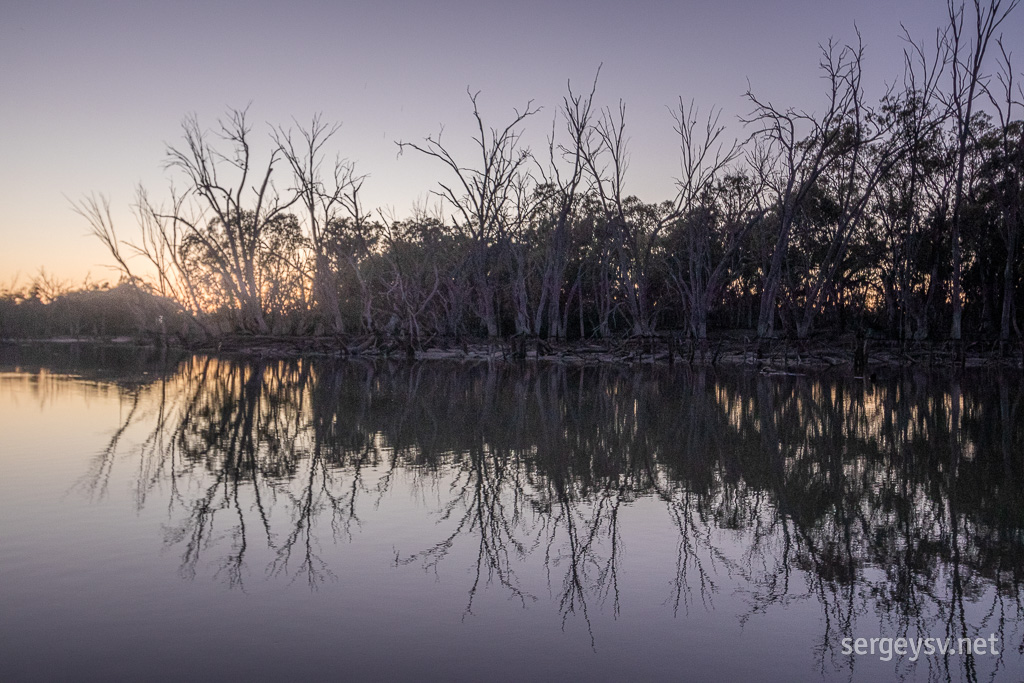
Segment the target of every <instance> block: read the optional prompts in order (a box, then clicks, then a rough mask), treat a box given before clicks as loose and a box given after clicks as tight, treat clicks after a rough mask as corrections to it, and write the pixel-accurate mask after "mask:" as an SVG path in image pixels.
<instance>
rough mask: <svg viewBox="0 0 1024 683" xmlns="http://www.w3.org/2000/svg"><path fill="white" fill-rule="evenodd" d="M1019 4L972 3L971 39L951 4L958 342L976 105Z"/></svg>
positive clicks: (954, 333) (951, 0) (953, 332)
mask: <svg viewBox="0 0 1024 683" xmlns="http://www.w3.org/2000/svg"><path fill="white" fill-rule="evenodd" d="M1018 4H1020V0H1009V2H1005V3H1004V2H1003V0H989V1H988V4H987V5H983V4H982V0H973V8H974V13H973V16H974V30H973V31H972V32H971V33H970V34H969V36H968V35H966V34H965V33H964V23H965V11H964V3H963V2H962V1H961V2H960V3H959V4H957V2H956V0H948V2H947V12H948V16H949V41H950V52H951V63H950V76H951V83H950V90H949V92H948V93H947V96H948V100H949V105H950V109H951V110H952V112H953V121H954V124H955V126H956V184H955V188H954V194H953V220H952V231H951V238H950V239H951V242H952V244H951V246H952V252H953V253H952V266H953V272H952V276H951V277H952V294H951V298H952V302H953V323H952V327H951V329H950V336H951V337H952V338H953V339H956V340H959V339H960V337H961V333H962V325H961V323H962V317H963V295H962V287H963V283H962V281H961V280H962V276H963V250H962V245H961V240H960V238H961V229H962V222H963V206H964V200H965V195H966V190H967V186H966V185H965V168H966V165H967V156H968V153H969V146H970V142H971V140H970V129H971V122H972V120H973V116H974V111H975V102H976V101H977V99H978V96H979V95H980V94H981V92H982V90H983V89H984V87H985V83H986V81H987V78H986V75H985V74H984V73H983V72H982V66H983V65H984V61H985V54H986V52H987V51H988V48H989V45H990V44H991V42H992V38H993V36H995V33H996V30H997V29H998V28H999V26H1000V25H1001V24H1002V23H1003V21H1005V20H1006V17H1007V16H1008V15H1009V14H1010V12H1012V11H1013V10H1014V8H1016V7H1017V5H1018Z"/></svg>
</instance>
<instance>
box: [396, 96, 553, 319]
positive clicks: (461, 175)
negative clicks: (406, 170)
mask: <svg viewBox="0 0 1024 683" xmlns="http://www.w3.org/2000/svg"><path fill="white" fill-rule="evenodd" d="M478 96H479V92H477V93H473V92H470V93H469V100H470V102H471V103H472V105H473V118H474V120H475V122H476V133H475V135H474V136H473V142H474V143H475V146H476V148H477V150H478V151H479V153H480V163H479V165H478V166H465V165H463V164H461V163H460V162H459V161H457V160H456V159H455V157H454V155H453V154H452V152H451V151H450V150H449V148H448V147H447V146H446V145H445V143H444V142H443V141H442V134H443V133H444V129H443V128H442V130H441V131H440V132H439V133H438V134H437V135H436V136H433V135H432V136H428V137H427V138H426V139H425V140H424V141H423V143H415V142H398V143H397V144H398V148H399V152H400V153H401V152H403V151H405V149H407V148H409V149H414V150H416V151H417V152H420V153H422V154H425V155H427V156H429V157H433V158H434V159H437V160H438V161H440V162H441V163H442V164H444V165H445V166H447V167H448V169H449V170H450V171H451V172H452V173H453V174H454V176H455V179H456V182H455V183H451V184H446V183H438V184H439V186H440V187H441V190H440V191H439V192H437V194H438V195H439V196H440V197H442V198H443V199H444V200H445V201H447V202H449V203H450V204H451V205H452V207H454V215H453V217H452V218H453V221H454V223H455V226H456V228H457V229H458V230H459V232H461V233H462V234H463V236H464V237H465V238H466V239H467V240H468V242H469V245H470V246H469V253H468V255H467V260H468V271H469V274H470V281H471V286H472V288H473V289H474V290H475V298H476V304H477V315H478V316H479V318H480V321H481V322H482V323H483V325H484V327H485V328H486V329H487V336H488V337H496V336H498V334H499V326H498V312H497V301H496V299H497V283H496V282H495V275H494V273H493V272H492V266H493V265H494V262H495V254H494V248H493V247H494V244H495V243H496V242H497V241H498V240H499V238H500V237H501V236H502V234H501V233H502V232H503V231H504V230H505V228H506V226H507V224H508V222H509V220H516V218H515V217H510V215H509V213H510V211H511V210H512V209H513V208H514V206H515V194H516V190H517V188H518V187H519V186H520V184H521V183H522V182H524V177H525V176H528V171H527V169H526V168H525V166H526V163H527V161H528V160H529V159H530V158H531V156H530V151H529V150H528V149H526V148H524V147H522V145H521V136H522V132H521V130H520V127H521V125H522V123H523V121H524V120H525V119H526V118H527V117H529V116H531V115H533V114H535V113H537V111H539V110H538V109H537V108H535V107H534V106H533V102H528V103H527V104H526V107H525V108H524V109H523V110H522V111H520V110H515V116H514V117H513V119H512V121H511V122H510V123H509V124H507V125H506V126H505V127H503V128H500V129H499V128H487V127H486V126H485V125H484V121H483V117H482V116H481V115H480V110H479V107H478V106H477V98H478Z"/></svg>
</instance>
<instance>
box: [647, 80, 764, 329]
mask: <svg viewBox="0 0 1024 683" xmlns="http://www.w3.org/2000/svg"><path fill="white" fill-rule="evenodd" d="M720 116H721V110H719V111H718V112H716V111H715V110H713V109H712V110H711V111H710V112H709V114H708V115H707V117H706V118H702V117H701V116H700V113H699V111H698V109H697V107H696V105H695V104H694V103H693V102H692V101H691V102H690V103H689V104H686V103H684V101H683V99H682V98H680V99H679V104H678V108H677V109H676V110H675V111H673V118H674V119H675V132H676V134H677V135H678V136H679V140H680V169H681V175H680V177H679V178H678V179H677V181H676V185H677V189H678V192H677V195H676V198H675V200H674V205H675V206H674V210H675V213H676V215H677V218H676V219H675V220H674V222H673V229H672V230H671V231H670V234H669V235H668V240H669V248H668V252H667V259H668V263H669V271H668V277H669V284H670V287H672V288H673V289H675V290H676V291H677V292H678V294H679V297H680V300H681V301H682V303H683V308H684V310H685V312H686V315H687V318H688V326H689V330H690V333H691V334H692V335H693V336H694V337H696V338H697V339H701V340H703V339H705V338H706V337H707V325H708V314H709V312H710V310H711V308H712V306H713V305H714V304H715V303H716V302H717V301H718V300H719V299H720V297H721V294H722V291H723V290H724V288H725V287H726V286H727V285H728V282H729V279H730V276H731V274H732V272H733V268H734V266H735V264H736V261H737V260H738V258H739V256H740V253H741V251H742V250H743V249H744V247H745V246H746V242H747V236H748V234H749V233H750V231H751V229H752V228H753V227H754V226H755V225H757V223H758V222H759V221H760V220H761V218H762V217H763V216H764V208H763V207H762V206H761V199H762V190H763V187H762V186H761V185H760V182H761V179H762V178H763V177H764V176H763V174H748V173H744V172H743V171H741V170H736V169H730V164H731V163H732V162H733V161H735V160H737V159H738V158H739V157H740V156H741V155H742V154H743V151H744V150H743V147H742V145H741V144H740V143H739V142H737V141H736V140H733V141H731V142H728V143H726V142H725V141H724V140H722V133H723V132H724V130H725V127H724V126H721V125H719V118H720ZM747 160H748V161H749V162H750V166H751V167H752V168H758V167H759V164H760V163H761V162H762V161H763V157H761V156H759V155H758V154H757V150H756V149H755V150H752V152H751V154H749V155H748V157H747Z"/></svg>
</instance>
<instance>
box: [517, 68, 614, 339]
mask: <svg viewBox="0 0 1024 683" xmlns="http://www.w3.org/2000/svg"><path fill="white" fill-rule="evenodd" d="M600 73H601V71H600V69H598V72H597V74H596V75H595V76H594V83H593V85H592V86H591V88H590V93H589V94H587V95H586V96H584V95H582V94H577V93H574V92H573V90H572V84H571V83H569V84H568V85H567V88H568V91H569V92H568V94H567V95H565V96H564V97H563V98H562V107H561V109H560V111H559V113H560V114H561V116H562V118H563V119H564V121H565V132H566V135H567V137H566V140H565V142H556V137H555V131H554V123H552V131H551V135H550V137H548V165H547V168H544V167H539V168H540V174H541V177H542V179H543V185H544V187H545V188H546V189H547V190H548V191H549V197H550V201H551V211H552V214H553V215H552V216H551V217H550V220H551V229H550V232H549V234H548V235H547V242H546V244H545V248H544V255H543V261H544V265H543V275H542V277H541V287H540V299H539V301H538V303H537V312H536V315H535V316H534V329H533V333H534V334H538V335H539V334H540V333H541V329H542V326H543V325H544V319H545V314H546V316H547V333H548V336H551V337H556V338H558V337H564V336H565V333H566V329H565V328H566V322H567V321H566V319H565V316H564V314H563V313H564V309H565V308H566V307H568V301H563V299H562V297H563V295H562V288H563V285H564V284H565V271H566V267H567V266H568V257H569V247H570V240H571V236H570V234H569V233H570V229H571V227H572V221H573V218H574V216H575V213H576V211H577V209H578V204H579V194H580V190H581V184H582V182H583V178H584V172H585V170H586V159H585V150H586V149H587V147H588V146H589V145H590V140H591V138H592V136H593V134H594V131H593V128H592V124H591V120H592V117H593V103H594V93H595V92H596V90H597V79H598V77H599V76H600ZM562 164H564V165H565V167H564V168H563V167H562Z"/></svg>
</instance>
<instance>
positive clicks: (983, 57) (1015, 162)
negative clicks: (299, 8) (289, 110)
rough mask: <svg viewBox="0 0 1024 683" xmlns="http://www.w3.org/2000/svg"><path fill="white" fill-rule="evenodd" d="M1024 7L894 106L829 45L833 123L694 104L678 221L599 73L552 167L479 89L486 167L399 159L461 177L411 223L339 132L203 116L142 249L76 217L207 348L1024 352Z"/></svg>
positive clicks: (100, 205) (144, 212) (141, 193)
mask: <svg viewBox="0 0 1024 683" xmlns="http://www.w3.org/2000/svg"><path fill="white" fill-rule="evenodd" d="M1017 4H1018V1H1016V0H1015V1H1011V2H1008V3H1007V2H1003V1H1002V0H989V2H987V3H982V2H981V0H974V2H973V4H972V5H970V6H969V7H965V6H964V5H963V4H956V3H955V2H950V4H949V5H948V16H949V22H948V25H946V26H945V27H944V28H941V29H940V30H938V31H937V32H936V35H935V40H934V42H923V41H914V40H911V38H910V36H909V34H908V35H907V36H906V49H905V51H904V57H905V59H904V69H903V76H902V80H901V82H899V83H897V84H894V85H892V86H889V87H888V88H886V89H885V91H884V93H883V94H882V95H881V96H880V97H879V98H877V99H876V100H869V99H868V98H867V96H866V95H865V88H864V85H863V84H862V62H863V57H864V48H863V45H862V44H861V43H860V42H859V37H858V41H857V42H856V43H855V44H852V45H838V44H836V43H834V42H829V43H828V44H826V45H823V46H822V49H821V61H820V73H821V76H822V82H823V83H825V85H826V87H825V92H824V98H823V100H822V104H821V108H820V109H818V110H816V111H815V112H807V111H803V110H799V109H796V108H792V107H783V106H779V105H777V104H775V103H774V102H772V101H770V100H768V99H766V98H764V97H763V96H762V95H760V94H758V93H755V92H753V91H752V90H751V91H749V92H747V94H746V97H747V100H748V102H749V103H750V105H751V113H750V114H749V115H748V116H746V117H745V118H743V119H742V123H743V124H744V128H743V133H744V135H745V136H746V137H742V138H736V139H728V136H727V133H726V131H727V127H726V126H725V125H724V124H723V123H722V122H721V111H720V110H716V109H712V110H710V111H702V110H701V109H700V108H699V107H698V106H697V105H696V104H695V103H693V102H688V101H686V100H685V99H683V98H680V99H679V101H678V102H677V103H676V105H675V107H674V108H673V118H674V127H673V130H674V135H675V138H676V140H677V141H678V147H679V157H680V175H679V177H678V178H676V179H675V189H676V193H675V196H673V197H671V198H668V199H666V200H664V201H661V202H656V203H647V202H644V201H642V200H640V199H638V198H637V197H635V196H633V195H631V194H629V193H628V192H627V191H626V185H627V177H628V171H629V163H628V162H629V153H628V152H629V149H628V147H629V137H628V129H627V126H626V123H627V116H626V106H625V104H624V103H621V102H620V103H619V104H618V106H616V107H600V106H599V105H598V103H597V101H596V93H597V86H598V78H595V80H594V82H593V84H592V85H591V86H590V87H589V88H588V89H584V90H583V91H579V90H577V89H574V88H573V87H572V85H571V84H570V85H569V86H568V88H567V92H566V94H565V96H564V97H563V99H562V102H561V103H560V106H559V107H558V109H557V114H556V116H555V123H554V125H553V126H552V130H551V133H550V135H549V136H548V138H547V143H546V145H545V148H543V149H542V150H535V149H530V148H528V147H527V146H526V144H525V142H524V137H523V136H524V131H525V130H526V129H527V126H528V125H529V124H532V123H533V122H534V121H535V120H536V119H538V118H539V117H537V114H538V112H539V109H538V108H537V107H536V106H534V105H533V103H532V102H531V103H528V104H527V105H526V107H525V108H523V109H521V110H516V111H515V112H514V113H513V115H512V116H511V117H509V119H508V120H507V121H504V122H502V123H500V124H498V125H492V124H490V123H489V122H485V120H484V117H483V115H482V114H481V112H480V109H479V107H478V104H477V101H478V96H477V94H475V93H470V98H469V99H470V106H471V112H472V118H473V123H474V127H473V133H472V149H473V150H474V154H473V155H472V156H470V157H468V158H467V157H464V156H462V155H461V154H458V153H457V152H456V148H457V147H459V146H458V145H453V144H451V143H449V141H448V140H447V139H444V138H443V137H442V135H440V134H437V135H431V136H428V137H426V138H425V139H423V140H420V141H414V142H406V141H400V142H398V143H397V144H398V147H399V150H400V153H402V154H405V153H408V154H416V155H422V156H425V157H427V158H429V159H431V160H432V161H434V162H436V166H437V168H438V170H439V172H441V173H442V174H443V175H442V177H441V178H440V179H439V180H438V182H437V185H436V188H435V193H436V195H437V196H438V197H439V198H440V201H439V202H438V203H437V208H436V209H435V210H425V209H419V210H415V211H414V212H413V213H412V215H411V216H409V217H406V218H397V217H394V216H391V215H389V214H388V213H387V212H384V211H380V210H372V209H369V208H367V207H366V206H365V205H364V203H363V202H362V200H361V193H362V189H363V186H364V184H365V182H366V181H367V177H366V176H364V175H361V174H360V173H359V172H358V171H357V169H356V166H355V165H354V163H352V162H350V161H347V160H344V159H341V158H340V157H339V158H332V157H331V154H330V150H331V143H332V142H333V138H334V134H335V132H336V130H337V126H333V125H331V124H329V123H327V122H325V121H324V120H323V119H322V118H320V117H314V118H313V119H312V121H311V123H310V124H309V125H306V126H297V127H296V128H295V129H286V128H284V127H274V128H272V130H271V132H270V135H269V139H268V142H269V145H268V146H266V147H265V148H262V149H258V148H259V147H260V141H259V140H257V139H256V138H257V136H256V135H254V134H253V128H252V126H251V124H250V121H249V119H248V117H247V112H246V110H244V109H234V110H230V111H229V112H228V113H227V116H226V117H225V118H223V119H222V120H220V121H218V122H217V126H216V127H215V128H214V129H212V130H210V129H206V128H204V127H203V126H202V125H201V124H200V122H199V121H198V119H197V118H196V117H194V116H192V117H189V118H186V119H185V121H184V123H183V137H182V140H181V142H180V143H179V144H178V145H174V146H170V147H169V148H168V156H167V160H166V166H167V168H168V170H169V172H171V173H172V174H173V175H174V182H175V183H176V184H175V185H174V189H172V190H171V191H170V193H169V195H168V196H167V197H165V198H164V199H162V200H156V199H154V198H153V196H152V195H151V194H150V193H149V192H148V191H147V190H145V189H144V188H140V189H139V190H138V193H137V196H136V201H135V203H134V207H133V208H134V211H135V215H136V218H137V226H136V229H135V233H134V236H133V237H132V238H131V239H121V237H120V236H119V235H118V233H117V232H116V231H115V227H114V224H113V221H112V219H111V212H110V207H109V204H108V202H107V201H106V200H105V199H104V198H103V197H102V196H99V197H97V196H93V197H89V198H86V199H83V200H81V201H79V202H76V203H75V209H76V210H77V211H78V213H80V214H81V215H82V216H84V217H85V218H86V219H88V221H89V224H90V226H91V228H92V232H93V234H94V235H95V236H96V237H97V238H98V239H99V240H101V241H102V242H103V244H104V245H105V246H106V247H107V248H108V250H109V252H110V254H111V256H112V258H113V259H114V261H115V262H116V264H117V267H118V268H119V270H120V273H121V277H122V279H123V281H124V282H125V283H128V284H131V285H134V286H136V288H138V289H139V290H140V291H144V292H146V293H147V294H148V295H150V296H152V297H156V298H158V299H159V300H161V301H164V300H166V301H170V302H173V304H174V307H173V308H174V309H175V313H174V314H173V315H171V316H168V315H165V314H164V313H163V312H161V313H160V314H159V317H160V325H163V326H166V325H167V324H168V321H173V325H174V329H175V330H177V331H180V332H181V333H182V334H196V333H200V334H203V335H218V334H223V333H228V332H247V333H255V334H271V333H273V334H322V335H342V334H378V335H381V334H382V335H388V336H393V337H400V338H405V339H408V340H409V341H410V342H411V343H413V344H418V343H421V342H423V341H424V340H426V339H429V338H431V337H435V336H443V337H456V338H458V337H466V336H468V337H475V336H479V337H483V336H486V337H489V338H493V337H500V336H508V335H530V336H533V335H536V336H541V337H552V338H570V339H572V338H591V337H611V336H616V335H641V336H646V335H651V334H655V333H660V332H663V331H672V332H673V333H676V334H686V335H688V336H692V337H693V338H695V339H698V340H703V339H705V338H707V336H708V334H709V330H715V329H719V330H721V329H736V328H738V329H743V330H747V331H749V332H750V333H751V334H756V336H757V337H759V338H770V337H777V336H786V337H795V338H798V339H806V338H808V337H810V336H812V335H814V334H815V333H816V332H828V333H835V332H840V333H841V332H844V331H853V330H858V331H861V332H863V331H865V330H871V331H872V332H873V333H875V334H879V335H886V336H889V337H891V338H898V339H906V340H924V339H946V338H949V339H953V340H960V339H962V338H963V335H964V331H965V330H968V331H969V332H970V335H971V336H974V337H981V338H989V339H999V340H1001V341H1009V340H1010V339H1011V338H1018V339H1019V338H1020V337H1021V332H1020V322H1019V316H1018V309H1019V307H1020V305H1021V303H1022V296H1024V291H1022V288H1021V286H1020V279H1021V272H1020V271H1021V266H1020V262H1021V249H1022V247H1021V231H1022V227H1021V224H1022V197H1024V185H1022V182H1024V181H1022V177H1024V138H1022V135H1024V122H1022V120H1021V118H1020V107H1021V106H1022V100H1024V97H1022V92H1024V91H1022V89H1021V86H1020V83H1019V80H1017V77H1018V76H1019V74H1015V72H1014V70H1013V64H1012V61H1011V57H1010V55H1009V53H1008V52H1007V51H1006V50H1005V49H1004V45H1003V43H1002V41H1001V39H1000V38H999V37H998V29H999V27H1000V25H1001V23H1002V22H1003V21H1004V20H1005V19H1006V17H1007V15H1008V14H1009V13H1010V12H1011V11H1013V10H1014V9H1015V7H1016V5H1017ZM990 64H991V65H994V66H993V67H992V68H991V69H989V65H990ZM282 175H286V176H287V182H284V183H282V182H281V177H282ZM275 181H277V182H275ZM140 261H141V262H144V263H145V266H140V265H139V262H140ZM143 273H146V275H143ZM150 274H152V275H150ZM151 308H152V307H149V308H147V309H146V310H150V309H151ZM153 318H154V316H153V315H152V311H150V313H148V314H146V315H142V316H141V318H140V320H141V322H142V324H143V326H144V327H146V326H148V327H149V328H153V326H154V325H155V323H154V322H153Z"/></svg>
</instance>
